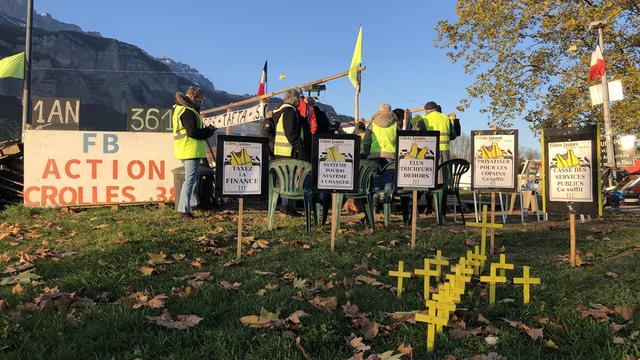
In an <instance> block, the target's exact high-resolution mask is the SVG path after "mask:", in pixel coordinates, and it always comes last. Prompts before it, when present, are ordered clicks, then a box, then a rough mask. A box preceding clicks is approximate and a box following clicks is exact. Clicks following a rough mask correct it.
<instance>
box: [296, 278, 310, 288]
mask: <svg viewBox="0 0 640 360" xmlns="http://www.w3.org/2000/svg"><path fill="white" fill-rule="evenodd" d="M307 281H308V280H306V279H295V280H293V287H294V288H295V289H302V288H304V287H305V286H306V285H307Z"/></svg>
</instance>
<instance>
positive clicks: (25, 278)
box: [0, 269, 41, 286]
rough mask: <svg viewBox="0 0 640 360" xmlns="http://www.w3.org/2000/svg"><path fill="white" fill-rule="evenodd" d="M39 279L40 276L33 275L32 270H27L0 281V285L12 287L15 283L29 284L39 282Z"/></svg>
mask: <svg viewBox="0 0 640 360" xmlns="http://www.w3.org/2000/svg"><path fill="white" fill-rule="evenodd" d="M40 278H41V277H40V275H38V274H36V273H34V272H33V269H29V270H27V271H24V272H21V273H19V274H16V275H13V276H9V277H6V278H4V279H2V281H0V285H1V286H4V285H13V284H17V283H21V284H29V283H31V282H35V281H37V280H39V279H40Z"/></svg>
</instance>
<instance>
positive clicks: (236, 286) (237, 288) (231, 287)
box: [220, 280, 242, 291]
mask: <svg viewBox="0 0 640 360" xmlns="http://www.w3.org/2000/svg"><path fill="white" fill-rule="evenodd" d="M220 286H222V287H223V288H224V289H225V290H231V291H240V286H242V284H241V283H239V282H234V283H233V284H232V283H230V282H228V281H225V280H221V281H220Z"/></svg>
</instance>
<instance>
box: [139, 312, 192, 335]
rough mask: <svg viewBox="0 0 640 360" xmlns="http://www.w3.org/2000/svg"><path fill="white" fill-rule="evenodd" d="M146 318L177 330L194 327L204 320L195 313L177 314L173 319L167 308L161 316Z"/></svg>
mask: <svg viewBox="0 0 640 360" xmlns="http://www.w3.org/2000/svg"><path fill="white" fill-rule="evenodd" d="M146 318H147V319H148V320H149V321H151V322H152V323H154V324H157V325H160V326H162V327H166V328H169V329H177V330H185V329H188V328H190V327H194V326H196V325H198V324H199V323H200V322H201V321H202V320H204V318H201V317H199V316H196V315H178V316H176V319H175V320H174V319H173V318H172V317H171V314H170V313H169V311H168V310H165V311H164V313H162V315H161V316H147V317H146Z"/></svg>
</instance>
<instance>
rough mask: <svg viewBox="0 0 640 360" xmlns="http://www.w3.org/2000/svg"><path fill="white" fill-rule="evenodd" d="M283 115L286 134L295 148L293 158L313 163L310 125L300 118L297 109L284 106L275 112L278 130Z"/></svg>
mask: <svg viewBox="0 0 640 360" xmlns="http://www.w3.org/2000/svg"><path fill="white" fill-rule="evenodd" d="M281 115H282V121H283V123H282V127H283V128H284V134H285V136H286V137H287V141H289V144H291V147H292V148H293V149H292V150H291V158H293V159H299V160H306V161H311V129H310V128H309V123H307V121H306V119H304V118H303V117H301V116H300V114H299V113H298V110H296V108H295V107H293V106H292V105H289V104H283V105H281V106H280V107H279V108H278V109H277V110H275V111H274V112H273V120H274V122H275V125H276V129H277V128H278V121H280V116H281ZM301 131H302V133H303V136H302V137H301V136H300V132H301Z"/></svg>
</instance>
